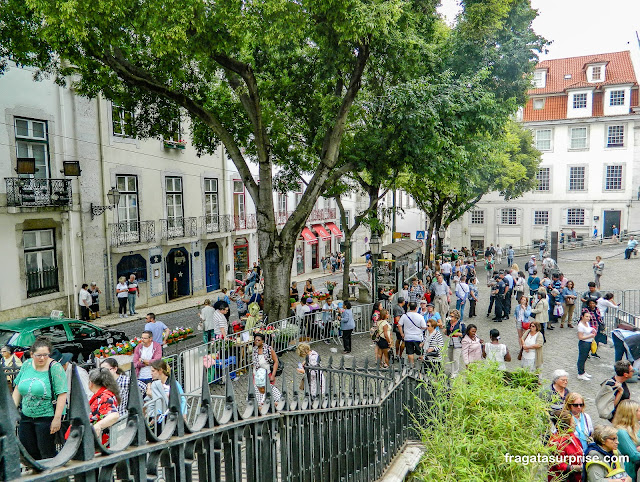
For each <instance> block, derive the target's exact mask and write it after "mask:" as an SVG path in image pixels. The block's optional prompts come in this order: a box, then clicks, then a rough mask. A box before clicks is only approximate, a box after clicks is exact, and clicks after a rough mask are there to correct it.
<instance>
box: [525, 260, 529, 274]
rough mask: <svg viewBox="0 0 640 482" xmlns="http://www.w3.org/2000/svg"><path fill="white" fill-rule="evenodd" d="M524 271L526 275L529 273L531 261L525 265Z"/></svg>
mask: <svg viewBox="0 0 640 482" xmlns="http://www.w3.org/2000/svg"><path fill="white" fill-rule="evenodd" d="M524 271H525V273H526V272H527V271H529V261H527V262H526V263H525V264H524Z"/></svg>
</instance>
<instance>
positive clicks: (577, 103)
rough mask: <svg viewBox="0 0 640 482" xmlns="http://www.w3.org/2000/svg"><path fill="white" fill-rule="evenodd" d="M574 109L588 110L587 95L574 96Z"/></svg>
mask: <svg viewBox="0 0 640 482" xmlns="http://www.w3.org/2000/svg"><path fill="white" fill-rule="evenodd" d="M573 108H574V109H586V108H587V94H573Z"/></svg>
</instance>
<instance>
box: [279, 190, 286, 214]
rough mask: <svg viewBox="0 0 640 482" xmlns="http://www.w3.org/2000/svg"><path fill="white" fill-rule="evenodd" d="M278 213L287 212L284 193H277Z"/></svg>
mask: <svg viewBox="0 0 640 482" xmlns="http://www.w3.org/2000/svg"><path fill="white" fill-rule="evenodd" d="M278 212H279V213H286V212H287V195H286V194H285V193H278Z"/></svg>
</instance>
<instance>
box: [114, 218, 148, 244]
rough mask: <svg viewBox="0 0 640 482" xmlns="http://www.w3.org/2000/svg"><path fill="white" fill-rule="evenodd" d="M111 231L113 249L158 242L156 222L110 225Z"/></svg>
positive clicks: (131, 222) (125, 222)
mask: <svg viewBox="0 0 640 482" xmlns="http://www.w3.org/2000/svg"><path fill="white" fill-rule="evenodd" d="M109 229H110V230H111V246H113V247H118V246H126V245H129V244H140V243H154V242H155V241H156V223H155V221H122V222H119V223H112V224H109Z"/></svg>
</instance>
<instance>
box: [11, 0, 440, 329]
mask: <svg viewBox="0 0 640 482" xmlns="http://www.w3.org/2000/svg"><path fill="white" fill-rule="evenodd" d="M435 4H436V2H435V0H429V1H424V2H406V1H403V0H373V1H372V0H343V1H340V2H335V1H329V0H303V1H299V2H293V1H290V0H257V1H244V0H220V1H216V2H213V3H211V2H202V1H198V0H181V1H179V2H177V1H175V0H149V1H146V2H142V3H141V2H132V1H128V0H97V1H87V0H79V1H75V2H64V1H59V0H54V1H51V0H30V1H29V2H23V1H20V0H4V1H3V2H1V3H0V18H2V21H1V22H0V58H8V59H10V60H12V61H14V62H16V63H17V64H19V65H28V66H34V67H36V68H38V69H39V74H38V75H41V74H42V75H51V76H53V77H55V79H56V81H57V82H59V83H61V84H65V83H70V84H73V87H74V89H75V91H76V92H77V93H79V94H81V95H86V96H89V97H95V96H97V95H98V94H102V95H103V96H104V97H105V98H106V99H109V100H112V101H114V102H117V103H118V104H119V105H121V106H123V107H125V108H127V109H128V110H133V111H135V112H136V120H135V129H136V134H137V135H138V136H139V137H151V136H163V135H165V134H166V133H167V132H170V129H171V124H172V122H175V118H176V116H177V115H179V113H180V112H182V114H183V115H186V116H187V117H188V118H189V120H190V123H191V134H192V136H193V139H192V141H193V144H194V145H195V146H196V148H197V149H198V150H199V152H203V153H211V152H214V151H215V150H216V149H217V148H218V146H219V144H220V143H222V144H223V145H224V148H225V150H226V153H227V155H228V156H229V157H230V158H231V160H232V161H233V163H234V165H235V167H236V169H237V170H238V172H239V174H240V177H241V179H242V181H243V182H244V184H245V186H246V189H247V191H248V193H249V195H250V196H251V198H252V199H253V201H254V204H255V205H256V209H257V224H258V249H259V256H260V260H261V264H262V266H263V268H264V275H265V301H266V306H265V309H266V311H267V313H268V315H269V317H271V318H272V319H273V318H275V319H277V318H281V317H285V316H286V315H287V314H288V298H287V296H286V293H287V292H288V285H289V280H290V269H291V265H292V261H293V257H294V250H295V243H296V240H297V238H298V236H299V233H300V231H301V230H302V228H303V227H304V224H305V222H306V219H307V217H308V215H309V214H310V212H311V210H312V209H313V206H314V204H315V201H316V200H317V198H318V197H319V196H320V195H321V194H322V193H324V192H325V191H326V190H327V189H328V188H329V187H330V186H332V185H333V184H334V183H335V182H336V181H338V180H339V179H340V178H341V177H342V175H343V174H344V173H346V172H350V171H352V170H354V169H356V168H357V166H356V165H354V164H353V163H350V162H348V161H343V160H342V159H340V156H339V153H340V147H341V142H342V139H343V136H344V134H345V130H347V129H355V130H357V129H358V128H359V127H360V125H358V124H353V123H352V119H351V111H352V108H353V105H354V102H355V100H356V98H357V97H358V95H359V92H360V91H361V89H362V88H363V85H364V87H365V89H366V87H367V84H365V83H364V82H363V78H364V77H363V76H364V73H365V71H366V69H367V66H368V63H369V62H370V60H371V59H372V58H375V59H378V60H379V71H378V72H379V73H380V74H381V75H385V65H390V64H391V63H393V62H394V61H397V60H398V59H403V58H408V57H413V58H415V57H417V56H418V55H419V54H420V53H421V52H422V51H423V45H426V44H428V43H429V39H428V38H425V35H428V34H429V28H428V25H429V23H430V21H429V18H430V17H433V18H435V17H436V15H435V13H434V12H435ZM3 66H6V63H5V64H3ZM406 72H407V73H410V72H411V69H406ZM368 82H369V83H370V82H372V80H369V81H368ZM251 164H255V165H257V170H258V178H259V181H260V182H257V181H258V180H257V179H254V177H253V175H252V174H251V170H250V165H251ZM302 180H304V182H305V184H306V189H305V191H304V194H303V195H302V197H301V200H300V203H299V205H298V206H297V207H296V209H295V211H294V212H293V214H292V215H291V216H290V218H289V219H288V221H287V223H286V224H285V225H284V226H283V227H282V230H280V231H279V230H278V229H277V228H276V222H275V213H274V203H273V192H274V189H275V190H281V191H282V190H287V189H291V187H292V186H293V185H294V184H295V185H297V184H298V183H299V182H301V181H302Z"/></svg>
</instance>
